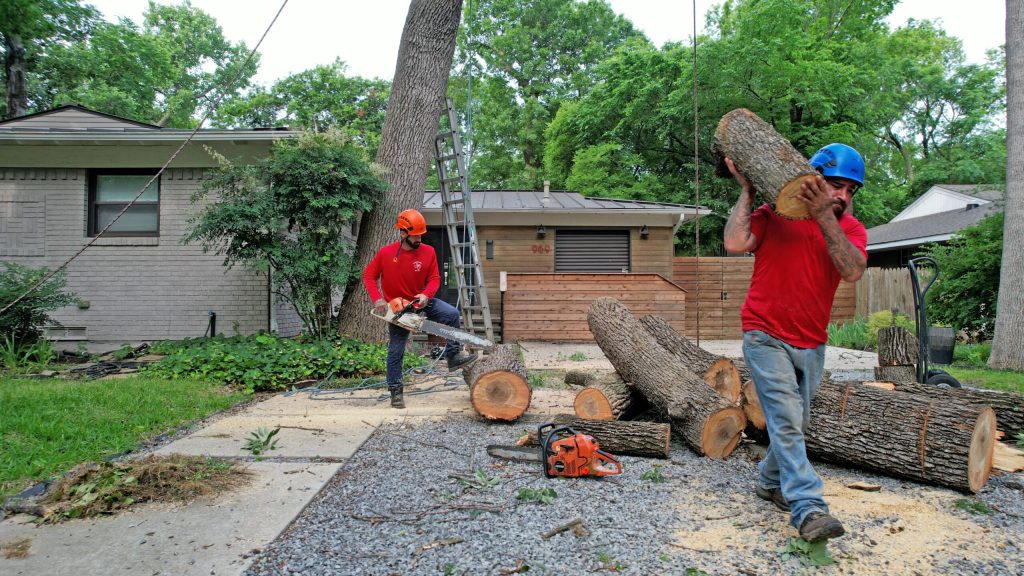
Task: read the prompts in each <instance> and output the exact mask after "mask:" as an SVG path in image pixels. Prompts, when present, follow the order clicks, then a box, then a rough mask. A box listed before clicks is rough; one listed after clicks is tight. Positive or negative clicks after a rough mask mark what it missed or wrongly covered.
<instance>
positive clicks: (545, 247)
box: [533, 244, 551, 254]
mask: <svg viewBox="0 0 1024 576" xmlns="http://www.w3.org/2000/svg"><path fill="white" fill-rule="evenodd" d="M549 252H551V245H550V244H534V245H533V253H534V254H547V253H549Z"/></svg>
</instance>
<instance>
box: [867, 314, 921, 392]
mask: <svg viewBox="0 0 1024 576" xmlns="http://www.w3.org/2000/svg"><path fill="white" fill-rule="evenodd" d="M918 355H919V354H918V341H917V337H915V336H914V335H913V334H911V333H910V332H909V331H907V329H906V328H903V327H902V326H886V327H885V328H881V329H879V330H878V365H879V366H911V365H916V364H917V357H918ZM876 378H878V377H877V376H876ZM915 378H916V377H915ZM915 378H911V380H914V379H915ZM878 379H879V380H883V378H878Z"/></svg>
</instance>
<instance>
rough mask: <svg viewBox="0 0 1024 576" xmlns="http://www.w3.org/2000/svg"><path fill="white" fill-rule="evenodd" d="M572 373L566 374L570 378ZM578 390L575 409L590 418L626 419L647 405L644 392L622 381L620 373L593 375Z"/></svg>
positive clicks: (574, 404) (578, 414) (587, 418)
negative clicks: (641, 392) (583, 386)
mask: <svg viewBox="0 0 1024 576" xmlns="http://www.w3.org/2000/svg"><path fill="white" fill-rule="evenodd" d="M568 377H569V375H568V373H567V374H566V378H567V379H568ZM586 382H587V384H586V388H584V389H583V390H580V391H579V392H578V393H577V394H576V399H575V400H574V401H573V404H572V406H573V410H574V411H575V412H576V415H577V416H579V417H580V418H583V419H586V420H622V419H625V418H626V417H628V416H629V415H630V414H636V413H637V412H640V411H642V410H643V409H645V408H646V407H647V401H646V400H645V399H644V397H643V395H642V394H640V393H639V392H637V391H636V389H634V388H633V387H632V386H629V385H628V384H626V383H625V382H623V381H622V378H620V377H619V375H618V374H617V373H614V372H613V373H611V374H605V375H603V376H596V377H591V378H588V379H587V380H586Z"/></svg>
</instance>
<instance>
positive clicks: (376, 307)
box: [373, 298, 388, 316]
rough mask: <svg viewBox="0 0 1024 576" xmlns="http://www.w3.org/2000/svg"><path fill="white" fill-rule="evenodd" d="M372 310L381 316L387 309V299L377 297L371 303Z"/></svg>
mask: <svg viewBox="0 0 1024 576" xmlns="http://www.w3.org/2000/svg"><path fill="white" fill-rule="evenodd" d="M373 311H374V312H376V313H377V314H379V315H382V316H383V315H384V314H385V313H386V312H387V311H388V301H387V300H385V299H383V298H378V299H377V301H376V302H374V303H373Z"/></svg>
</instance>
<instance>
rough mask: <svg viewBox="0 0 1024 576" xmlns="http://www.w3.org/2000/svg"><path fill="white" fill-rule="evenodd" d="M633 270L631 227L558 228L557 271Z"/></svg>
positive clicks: (556, 241) (556, 235)
mask: <svg viewBox="0 0 1024 576" xmlns="http://www.w3.org/2000/svg"><path fill="white" fill-rule="evenodd" d="M629 270H630V267H629V230H564V229H559V230H556V231H555V272H629Z"/></svg>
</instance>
